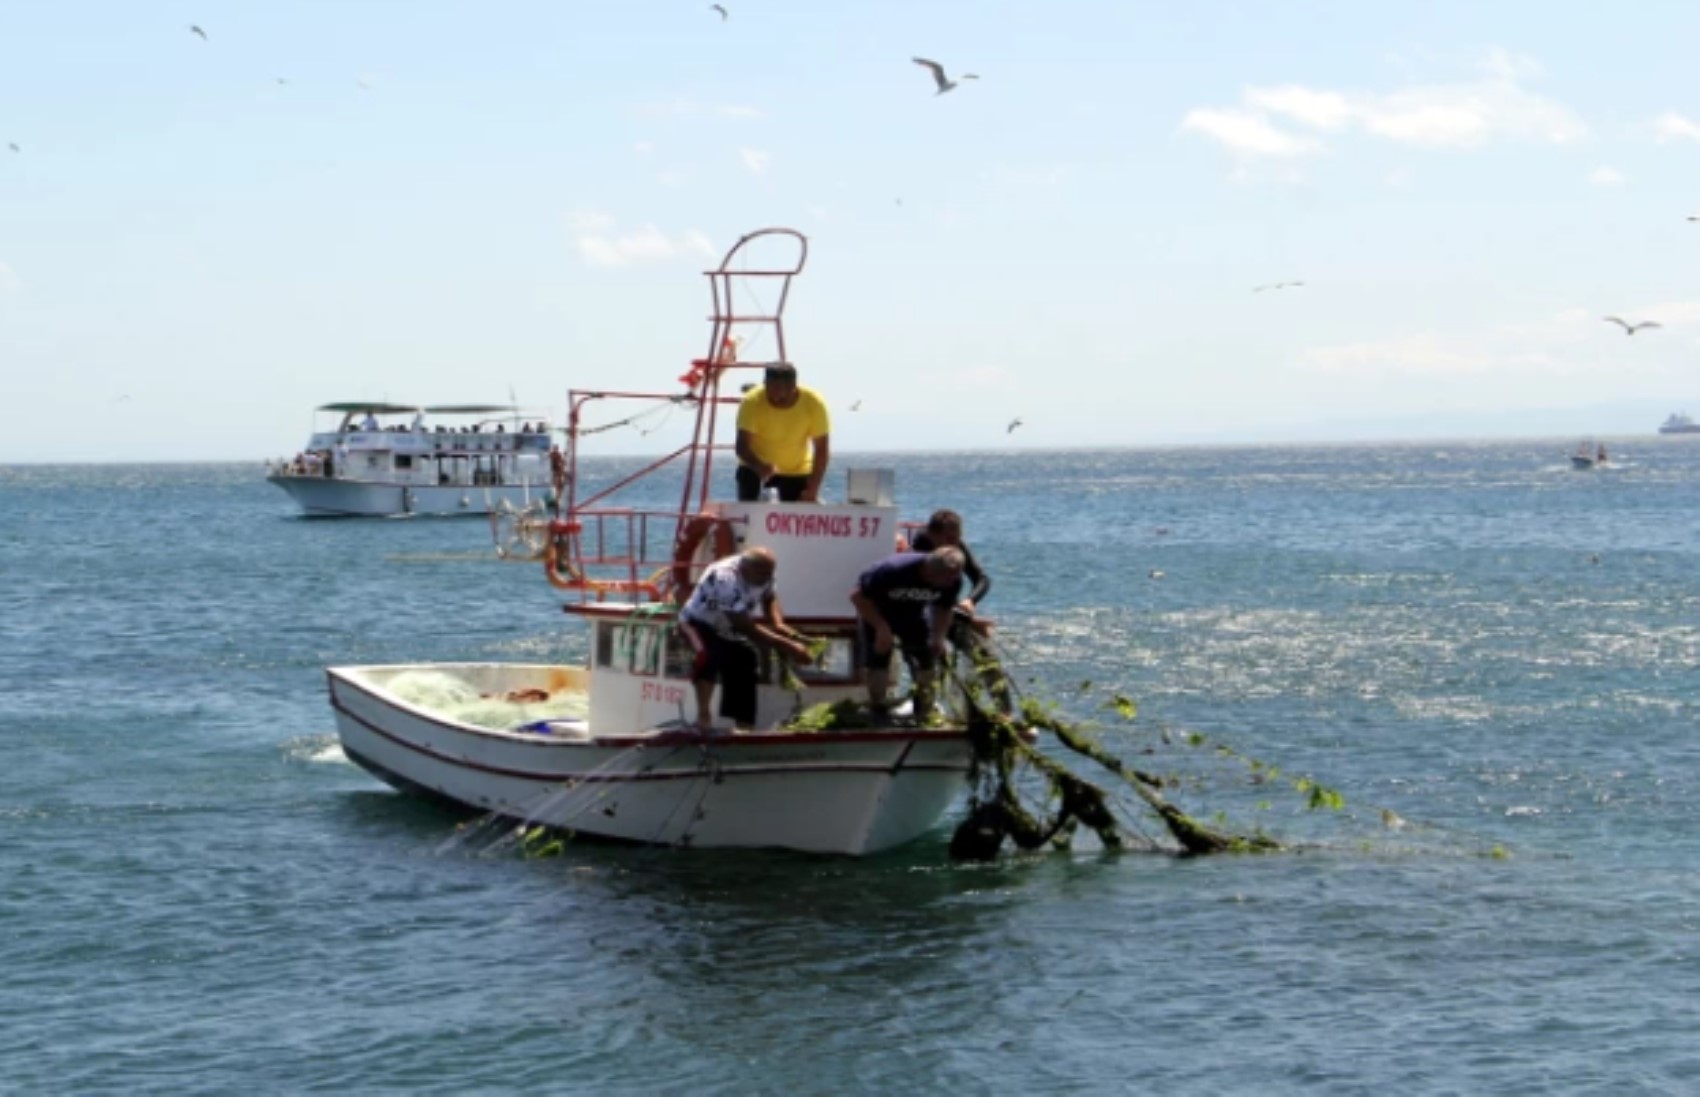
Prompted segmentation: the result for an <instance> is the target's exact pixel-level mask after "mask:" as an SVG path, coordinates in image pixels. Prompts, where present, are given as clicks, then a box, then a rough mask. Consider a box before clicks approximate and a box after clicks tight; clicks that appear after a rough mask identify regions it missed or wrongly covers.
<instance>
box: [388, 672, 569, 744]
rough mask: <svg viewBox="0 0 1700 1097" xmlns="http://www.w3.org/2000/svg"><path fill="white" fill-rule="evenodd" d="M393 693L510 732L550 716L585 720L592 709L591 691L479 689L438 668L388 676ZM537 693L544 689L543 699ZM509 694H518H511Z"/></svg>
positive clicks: (433, 709) (478, 724)
mask: <svg viewBox="0 0 1700 1097" xmlns="http://www.w3.org/2000/svg"><path fill="white" fill-rule="evenodd" d="M388 689H389V692H391V693H392V694H394V695H395V696H397V697H399V698H401V699H402V700H403V701H406V702H407V703H408V704H410V705H414V706H416V707H418V708H422V709H426V710H427V711H429V712H431V713H433V714H435V715H439V716H443V717H446V718H448V719H451V720H454V721H457V722H459V723H463V724H471V725H473V726H474V727H481V728H492V729H495V730H498V731H509V730H513V729H515V728H520V727H523V726H525V725H527V724H537V723H540V722H547V721H549V720H582V719H584V718H585V717H587V716H588V715H589V714H590V696H589V695H588V694H586V693H582V692H578V691H574V690H556V691H554V692H551V693H547V694H545V693H544V691H542V690H516V691H511V692H510V693H492V692H489V691H481V690H480V689H479V688H478V687H477V686H475V685H473V684H472V683H471V682H468V681H466V680H465V679H464V678H460V677H457V676H456V675H453V674H449V673H446V672H444V671H437V670H409V671H403V672H402V673H400V674H398V675H396V676H395V677H394V678H392V679H390V682H389V685H388ZM539 694H543V696H542V697H541V698H539V697H538V695H539ZM510 697H512V698H515V699H510Z"/></svg>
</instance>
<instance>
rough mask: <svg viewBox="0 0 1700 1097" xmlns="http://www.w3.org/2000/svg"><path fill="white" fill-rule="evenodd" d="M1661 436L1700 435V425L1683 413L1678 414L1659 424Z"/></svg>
mask: <svg viewBox="0 0 1700 1097" xmlns="http://www.w3.org/2000/svg"><path fill="white" fill-rule="evenodd" d="M1659 433H1660V434H1700V423H1696V422H1695V421H1694V419H1693V418H1692V417H1691V416H1689V415H1686V414H1684V413H1682V412H1676V413H1674V414H1672V415H1671V416H1670V418H1668V419H1666V420H1665V421H1664V422H1663V423H1660V424H1659Z"/></svg>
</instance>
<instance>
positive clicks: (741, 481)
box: [738, 465, 809, 503]
mask: <svg viewBox="0 0 1700 1097" xmlns="http://www.w3.org/2000/svg"><path fill="white" fill-rule="evenodd" d="M767 486H768V487H770V488H778V489H779V501H780V502H781V503H800V502H802V500H803V492H805V491H807V490H808V489H809V478H808V477H807V476H770V477H768V479H767ZM761 488H762V483H761V480H760V479H759V478H758V477H757V476H756V470H755V469H753V468H750V467H749V466H748V465H739V466H738V502H740V503H753V502H755V501H756V500H758V499H760V498H761Z"/></svg>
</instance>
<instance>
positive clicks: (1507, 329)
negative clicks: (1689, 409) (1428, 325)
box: [1301, 301, 1700, 378]
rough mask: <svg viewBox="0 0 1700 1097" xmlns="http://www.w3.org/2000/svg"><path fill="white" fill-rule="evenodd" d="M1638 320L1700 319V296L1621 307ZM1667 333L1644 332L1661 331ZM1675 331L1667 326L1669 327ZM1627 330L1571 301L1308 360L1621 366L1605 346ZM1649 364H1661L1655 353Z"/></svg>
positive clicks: (1313, 353)
mask: <svg viewBox="0 0 1700 1097" xmlns="http://www.w3.org/2000/svg"><path fill="white" fill-rule="evenodd" d="M1617 315H1620V316H1622V317H1624V318H1625V319H1628V320H1631V321H1641V320H1657V321H1658V322H1659V323H1660V324H1661V325H1662V326H1663V327H1664V328H1666V329H1672V328H1675V329H1681V328H1692V327H1700V301H1664V302H1659V303H1656V304H1651V305H1647V306H1644V307H1640V308H1631V309H1627V310H1625V311H1622V312H1619V313H1617ZM1659 334H1660V333H1644V334H1643V335H1641V336H1638V337H1637V338H1644V339H1649V340H1651V339H1654V338H1658V337H1659ZM1666 334H1668V333H1666ZM1614 338H1616V339H1622V338H1624V335H1623V332H1622V330H1621V329H1619V328H1616V327H1614V326H1608V325H1607V324H1606V323H1604V322H1603V319H1602V313H1600V312H1599V311H1596V310H1594V309H1584V308H1572V309H1565V310H1564V311H1562V312H1558V313H1554V314H1552V315H1550V316H1547V317H1543V318H1541V319H1539V320H1535V321H1532V322H1525V323H1517V324H1501V325H1498V326H1496V327H1494V328H1491V329H1489V330H1487V331H1474V332H1461V333H1449V334H1444V335H1443V334H1437V333H1434V332H1419V333H1417V334H1414V335H1404V336H1397V337H1394V338H1391V339H1381V340H1369V341H1365V342H1358V343H1340V344H1335V345H1333V346H1323V347H1312V348H1310V349H1309V350H1306V351H1304V352H1303V353H1302V355H1301V361H1302V362H1303V364H1304V365H1305V366H1306V367H1308V368H1309V369H1310V370H1312V371H1314V372H1317V373H1329V374H1338V375H1354V376H1360V377H1392V376H1400V375H1403V376H1410V377H1459V376H1463V375H1477V376H1486V375H1519V376H1524V377H1528V378H1539V377H1561V376H1562V377H1574V376H1582V375H1588V374H1601V373H1608V374H1609V373H1615V372H1617V371H1620V370H1622V369H1623V368H1624V363H1623V362H1622V361H1620V360H1618V359H1617V358H1615V357H1614V356H1612V355H1607V354H1601V353H1600V349H1601V347H1602V345H1604V346H1609V345H1610V343H1609V342H1607V341H1609V340H1611V339H1614ZM1648 362H1649V368H1655V367H1657V366H1658V365H1659V363H1658V362H1655V361H1654V360H1653V359H1651V358H1650V359H1649V360H1648Z"/></svg>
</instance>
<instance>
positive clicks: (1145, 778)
mask: <svg viewBox="0 0 1700 1097" xmlns="http://www.w3.org/2000/svg"><path fill="white" fill-rule="evenodd" d="M968 655H969V658H970V660H971V662H972V667H973V672H972V673H971V674H968V675H961V674H958V673H956V669H955V667H954V666H951V667H950V674H951V678H952V681H954V682H955V684H956V686H957V687H958V689H960V690H961V693H962V696H963V698H964V700H965V705H966V708H967V716H968V718H967V728H968V736H969V740H970V742H971V743H972V744H973V747H974V766H973V769H972V771H971V772H970V774H969V782H970V785H971V791H970V794H969V804H968V815H967V817H966V818H965V819H963V821H962V822H961V823H960V824H958V826H957V828H956V831H955V833H954V834H953V835H952V836H951V842H950V852H951V856H952V857H954V858H957V859H959V860H986V859H989V858H991V857H995V856H996V855H997V853H998V851H999V850H1000V849H1001V848H1002V846H1003V842H1004V839H1005V838H1008V839H1010V840H1011V841H1013V842H1014V843H1015V845H1016V846H1018V847H1020V848H1022V849H1038V848H1039V847H1040V846H1043V845H1045V844H1047V843H1050V844H1052V845H1055V846H1061V847H1064V848H1066V847H1067V846H1068V845H1069V844H1070V843H1071V842H1072V839H1073V836H1074V833H1075V831H1076V830H1077V828H1078V827H1079V826H1081V825H1084V826H1086V827H1087V828H1088V829H1090V830H1092V831H1093V832H1094V833H1096V834H1097V836H1098V840H1099V841H1100V842H1102V843H1103V845H1104V847H1105V848H1106V849H1121V848H1122V847H1123V846H1124V845H1126V838H1125V835H1124V834H1123V826H1122V824H1121V823H1120V822H1119V821H1118V819H1117V817H1116V814H1115V812H1114V811H1113V810H1111V807H1110V799H1109V794H1108V792H1107V791H1106V790H1105V789H1104V788H1103V787H1101V786H1100V785H1098V784H1095V783H1094V782H1092V781H1090V780H1087V779H1086V778H1084V777H1082V776H1080V775H1079V774H1077V773H1075V772H1073V771H1072V770H1070V769H1069V768H1068V767H1067V766H1065V765H1063V764H1062V763H1061V762H1059V761H1058V760H1056V759H1055V758H1052V757H1051V756H1050V755H1048V754H1046V753H1044V752H1043V751H1041V750H1040V749H1039V747H1038V742H1037V739H1038V737H1037V735H1036V734H1032V735H1028V734H1024V733H1023V731H1024V729H1032V732H1034V733H1036V732H1040V731H1049V732H1050V733H1051V734H1052V735H1053V736H1055V738H1056V740H1057V741H1058V742H1059V743H1061V744H1062V745H1063V746H1065V747H1067V748H1068V749H1069V750H1071V751H1073V752H1074V753H1075V754H1077V755H1079V756H1081V757H1083V758H1086V759H1088V760H1090V761H1092V762H1095V763H1097V764H1098V765H1099V766H1100V767H1102V768H1103V769H1105V770H1108V771H1109V772H1110V773H1111V774H1112V775H1114V776H1115V777H1117V778H1119V779H1120V781H1121V782H1122V784H1124V785H1125V786H1126V787H1128V788H1129V789H1131V790H1132V791H1133V792H1134V794H1135V795H1136V796H1137V797H1138V798H1139V799H1140V800H1141V801H1142V802H1143V803H1144V805H1145V807H1146V808H1147V809H1149V810H1150V811H1151V812H1152V813H1153V814H1155V815H1156V816H1157V818H1158V819H1159V820H1160V821H1161V822H1162V824H1163V826H1164V827H1165V828H1167V830H1168V832H1169V834H1170V836H1171V837H1173V838H1174V840H1175V841H1176V843H1178V844H1179V846H1180V848H1181V851H1182V852H1183V853H1185V854H1187V855H1190V856H1196V855H1202V854H1207V853H1229V852H1235V853H1252V852H1264V851H1273V850H1278V849H1280V848H1282V847H1281V844H1280V843H1279V842H1277V841H1275V840H1274V839H1273V838H1270V837H1269V836H1267V835H1265V834H1262V833H1259V832H1255V831H1253V832H1239V831H1234V830H1229V829H1226V828H1225V827H1216V826H1210V825H1208V824H1206V823H1204V822H1202V821H1200V820H1198V819H1196V818H1194V817H1193V816H1191V815H1189V814H1187V813H1186V812H1185V811H1183V810H1181V809H1180V808H1179V807H1177V806H1176V805H1175V804H1173V803H1171V802H1169V801H1168V800H1167V799H1166V798H1165V797H1164V796H1163V795H1162V794H1161V792H1159V791H1158V790H1159V789H1161V788H1162V787H1163V786H1164V782H1163V780H1162V779H1161V778H1159V777H1157V776H1155V775H1153V774H1150V773H1146V772H1144V771H1142V770H1139V769H1135V768H1133V767H1132V766H1129V765H1127V764H1126V763H1125V762H1123V761H1122V760H1121V759H1120V758H1117V757H1116V756H1115V755H1113V754H1111V753H1110V752H1109V751H1107V750H1105V749H1104V747H1103V745H1102V744H1101V743H1099V742H1098V741H1097V740H1096V739H1095V738H1094V737H1093V736H1092V735H1090V734H1089V733H1088V731H1087V729H1086V727H1085V726H1084V725H1081V724H1078V723H1074V722H1071V721H1069V720H1067V719H1065V718H1064V717H1063V716H1062V715H1061V714H1060V713H1059V712H1058V711H1057V709H1056V707H1055V706H1053V705H1046V704H1042V703H1040V702H1038V701H1035V700H1033V699H1032V698H1022V699H1021V700H1020V701H1019V703H1016V702H1015V701H1014V699H1013V698H1014V694H1015V687H1014V684H1013V683H1012V682H1011V681H1010V679H1009V676H1008V674H1007V672H1006V671H1005V670H1004V669H1003V665H1002V663H1001V661H1000V660H999V659H998V657H997V655H996V654H995V653H994V652H993V651H992V650H991V649H990V648H989V646H987V645H984V644H981V645H976V646H975V647H974V648H973V650H971V651H970V652H969V653H968ZM999 702H1002V703H999ZM1113 707H1115V709H1116V710H1117V711H1118V712H1119V713H1120V714H1121V715H1122V716H1123V718H1124V719H1131V718H1132V716H1133V714H1134V712H1135V711H1136V710H1135V706H1134V705H1133V702H1131V701H1129V700H1127V699H1126V698H1124V697H1120V696H1117V697H1116V698H1115V699H1114V701H1113ZM1023 767H1026V768H1027V769H1030V770H1032V771H1034V772H1036V773H1037V774H1038V775H1039V776H1040V777H1041V778H1042V779H1043V781H1044V783H1045V785H1046V786H1047V789H1048V796H1047V798H1046V803H1047V805H1049V807H1048V810H1047V808H1039V809H1034V808H1030V807H1029V806H1028V805H1027V803H1026V802H1025V800H1024V799H1023V797H1022V796H1021V794H1020V792H1019V790H1018V789H1017V777H1018V775H1019V774H1020V773H1021V772H1022V769H1023Z"/></svg>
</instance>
